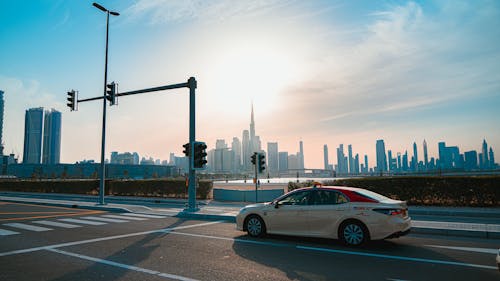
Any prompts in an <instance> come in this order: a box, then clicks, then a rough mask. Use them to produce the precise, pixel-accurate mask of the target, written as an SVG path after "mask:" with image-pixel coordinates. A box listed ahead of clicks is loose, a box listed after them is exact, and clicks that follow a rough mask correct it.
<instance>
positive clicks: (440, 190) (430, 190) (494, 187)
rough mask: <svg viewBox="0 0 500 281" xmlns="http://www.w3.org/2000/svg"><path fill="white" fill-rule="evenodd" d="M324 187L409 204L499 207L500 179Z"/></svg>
mask: <svg viewBox="0 0 500 281" xmlns="http://www.w3.org/2000/svg"><path fill="white" fill-rule="evenodd" d="M324 184H325V185H340V186H351V187H360V188H365V189H368V190H371V191H374V192H377V193H380V194H383V195H385V196H387V197H390V198H393V199H398V200H405V201H407V202H408V203H409V204H410V205H432V206H467V207H500V176H456V177H368V178H351V179H339V180H335V181H333V182H324Z"/></svg>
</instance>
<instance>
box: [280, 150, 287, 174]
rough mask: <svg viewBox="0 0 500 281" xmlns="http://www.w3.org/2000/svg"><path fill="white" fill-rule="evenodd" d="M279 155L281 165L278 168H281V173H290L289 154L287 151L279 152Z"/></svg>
mask: <svg viewBox="0 0 500 281" xmlns="http://www.w3.org/2000/svg"><path fill="white" fill-rule="evenodd" d="M278 155H279V161H278V162H279V163H278V166H279V171H280V172H287V171H288V152H286V151H283V152H279V153H278Z"/></svg>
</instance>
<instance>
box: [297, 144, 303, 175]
mask: <svg viewBox="0 0 500 281" xmlns="http://www.w3.org/2000/svg"><path fill="white" fill-rule="evenodd" d="M299 148H300V151H299V155H298V156H299V157H298V159H297V160H298V162H299V169H301V170H303V169H304V168H305V166H304V142H302V141H300V142H299Z"/></svg>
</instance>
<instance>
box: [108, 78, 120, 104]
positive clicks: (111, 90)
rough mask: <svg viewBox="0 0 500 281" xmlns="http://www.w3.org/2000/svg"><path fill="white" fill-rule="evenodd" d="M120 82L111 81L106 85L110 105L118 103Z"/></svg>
mask: <svg viewBox="0 0 500 281" xmlns="http://www.w3.org/2000/svg"><path fill="white" fill-rule="evenodd" d="M117 88H118V84H116V83H115V82H111V83H109V84H107V85H106V99H107V100H108V101H109V105H115V104H117V100H116V92H117Z"/></svg>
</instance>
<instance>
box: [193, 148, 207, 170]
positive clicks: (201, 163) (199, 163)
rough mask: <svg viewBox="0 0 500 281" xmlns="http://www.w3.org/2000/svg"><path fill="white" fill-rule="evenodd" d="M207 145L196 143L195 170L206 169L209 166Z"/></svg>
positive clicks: (194, 151) (194, 152) (194, 150)
mask: <svg viewBox="0 0 500 281" xmlns="http://www.w3.org/2000/svg"><path fill="white" fill-rule="evenodd" d="M206 149H207V145H206V144H205V143H204V142H199V141H197V142H195V143H194V148H193V154H194V155H193V161H194V162H193V168H194V169H204V168H205V164H207V160H206V157H207V152H206Z"/></svg>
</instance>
